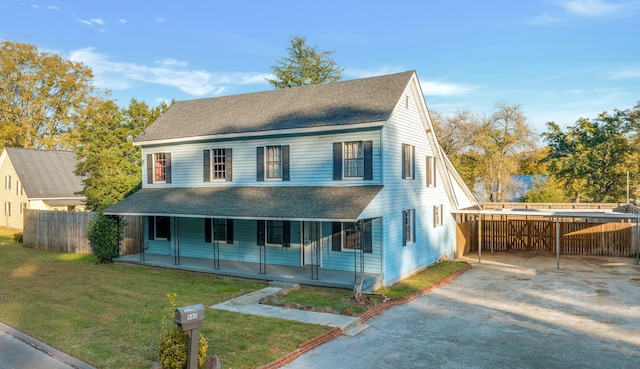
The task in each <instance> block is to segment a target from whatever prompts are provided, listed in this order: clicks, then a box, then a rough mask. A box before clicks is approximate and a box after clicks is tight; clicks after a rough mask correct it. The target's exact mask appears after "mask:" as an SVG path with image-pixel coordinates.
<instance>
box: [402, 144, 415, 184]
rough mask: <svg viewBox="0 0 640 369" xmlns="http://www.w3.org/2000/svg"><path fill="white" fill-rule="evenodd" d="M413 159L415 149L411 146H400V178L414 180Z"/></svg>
mask: <svg viewBox="0 0 640 369" xmlns="http://www.w3.org/2000/svg"><path fill="white" fill-rule="evenodd" d="M415 157H416V147H415V146H413V145H408V144H402V178H403V179H415V178H416V173H415Z"/></svg>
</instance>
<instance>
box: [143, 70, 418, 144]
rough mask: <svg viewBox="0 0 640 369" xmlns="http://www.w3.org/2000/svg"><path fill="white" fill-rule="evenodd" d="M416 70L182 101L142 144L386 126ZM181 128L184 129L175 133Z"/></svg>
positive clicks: (162, 119)
mask: <svg viewBox="0 0 640 369" xmlns="http://www.w3.org/2000/svg"><path fill="white" fill-rule="evenodd" d="M414 75H415V72H413V71H409V72H403V73H397V74H391V75H387V76H380V77H371V78H363V79H357V80H350V81H341V82H333V83H328V84H320V85H310V86H302V87H294V88H288V89H278V90H271V91H264V92H256V93H249V94H242V95H233V96H223V97H215V98H208V99H199V100H190V101H182V102H177V103H176V104H175V105H173V106H172V107H171V108H170V109H169V110H168V111H167V112H166V113H165V114H163V115H162V116H161V117H159V118H158V119H157V120H156V121H155V122H154V123H153V124H152V125H151V126H150V127H148V128H147V129H146V131H145V132H144V133H143V134H141V135H140V136H138V137H137V138H136V139H135V142H136V143H137V144H144V143H152V142H153V141H162V140H176V139H183V140H189V139H206V138H212V137H215V136H217V135H225V134H227V135H228V134H249V133H259V132H267V131H277V130H288V129H301V128H302V129H305V128H317V127H333V128H332V129H335V128H336V127H339V126H347V125H353V124H361V123H371V122H385V121H386V120H387V119H388V118H389V116H390V114H391V112H392V111H393V109H394V107H395V105H396V103H397V101H398V99H399V98H400V95H401V94H402V92H403V91H404V89H405V88H406V86H407V83H408V82H409V81H410V80H411V78H412V77H413V76H414ZM176 127H179V129H176Z"/></svg>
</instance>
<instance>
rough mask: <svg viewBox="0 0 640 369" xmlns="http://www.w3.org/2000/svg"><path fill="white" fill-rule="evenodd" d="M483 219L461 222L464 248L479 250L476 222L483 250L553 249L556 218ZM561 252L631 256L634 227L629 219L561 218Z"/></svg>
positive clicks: (543, 250)
mask: <svg viewBox="0 0 640 369" xmlns="http://www.w3.org/2000/svg"><path fill="white" fill-rule="evenodd" d="M505 218H506V219H500V220H493V219H486V218H485V219H483V220H482V222H478V221H477V220H472V221H467V222H465V223H463V224H460V226H461V227H464V228H466V229H463V233H464V237H465V238H466V245H465V251H466V252H471V251H477V250H478V224H480V223H481V224H482V230H481V237H482V240H481V245H482V249H483V250H497V251H500V250H503V251H507V250H517V251H539V252H554V253H555V252H556V227H557V225H556V221H555V220H551V219H509V218H508V217H505ZM558 224H559V227H560V253H562V254H574V255H603V256H634V255H635V253H636V247H637V246H636V242H637V241H636V226H635V223H631V222H584V221H573V220H562V221H560V222H559V223H558Z"/></svg>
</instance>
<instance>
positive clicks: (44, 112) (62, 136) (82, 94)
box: [0, 41, 93, 149]
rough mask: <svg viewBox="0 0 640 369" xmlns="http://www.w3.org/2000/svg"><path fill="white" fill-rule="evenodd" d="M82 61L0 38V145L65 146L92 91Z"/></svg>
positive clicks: (67, 145) (70, 140) (63, 147)
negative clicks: (65, 58)
mask: <svg viewBox="0 0 640 369" xmlns="http://www.w3.org/2000/svg"><path fill="white" fill-rule="evenodd" d="M92 79H93V74H92V72H91V70H90V69H89V68H88V67H86V66H84V65H82V64H81V63H77V62H72V61H68V60H64V59H62V58H61V57H60V56H58V55H55V54H51V53H47V52H39V51H38V50H37V48H36V47H35V46H33V45H30V44H24V43H17V42H11V41H0V145H2V146H15V147H25V148H35V149H40V148H43V149H68V148H70V147H71V146H72V144H73V142H72V140H73V137H74V135H73V130H74V128H75V124H76V123H77V122H78V120H79V119H80V117H81V116H82V115H83V114H84V110H85V108H86V105H87V100H88V99H89V96H90V94H91V93H92V92H93V86H92Z"/></svg>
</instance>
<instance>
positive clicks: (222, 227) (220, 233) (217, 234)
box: [213, 218, 227, 241]
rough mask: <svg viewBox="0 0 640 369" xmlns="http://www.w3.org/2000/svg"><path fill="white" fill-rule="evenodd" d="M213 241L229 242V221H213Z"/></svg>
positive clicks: (218, 219)
mask: <svg viewBox="0 0 640 369" xmlns="http://www.w3.org/2000/svg"><path fill="white" fill-rule="evenodd" d="M213 239H214V240H215V241H226V240H227V220H226V219H220V218H214V219H213Z"/></svg>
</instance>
